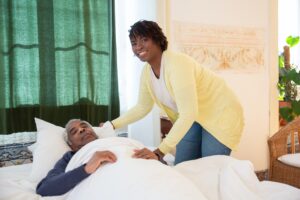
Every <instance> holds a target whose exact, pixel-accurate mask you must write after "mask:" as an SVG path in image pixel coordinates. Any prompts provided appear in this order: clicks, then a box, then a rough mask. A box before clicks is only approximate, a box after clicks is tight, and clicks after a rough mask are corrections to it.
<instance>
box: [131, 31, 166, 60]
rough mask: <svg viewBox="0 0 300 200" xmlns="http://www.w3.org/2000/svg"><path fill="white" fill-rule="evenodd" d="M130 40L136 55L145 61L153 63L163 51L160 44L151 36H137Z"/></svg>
mask: <svg viewBox="0 0 300 200" xmlns="http://www.w3.org/2000/svg"><path fill="white" fill-rule="evenodd" d="M130 42H131V47H132V51H133V53H134V55H136V56H137V57H138V58H139V59H140V60H141V61H143V62H148V63H151V61H153V60H155V59H156V58H157V56H159V55H160V54H161V53H162V50H161V48H160V46H159V45H158V44H156V43H155V42H154V41H153V40H152V39H151V38H149V37H143V36H136V37H133V38H130Z"/></svg>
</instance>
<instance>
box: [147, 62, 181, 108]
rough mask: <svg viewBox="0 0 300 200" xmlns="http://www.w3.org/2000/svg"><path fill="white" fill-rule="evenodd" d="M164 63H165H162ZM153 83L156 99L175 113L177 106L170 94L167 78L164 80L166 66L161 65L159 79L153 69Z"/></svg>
mask: <svg viewBox="0 0 300 200" xmlns="http://www.w3.org/2000/svg"><path fill="white" fill-rule="evenodd" d="M162 63H163V62H162ZM151 82H152V90H153V93H154V94H155V96H156V98H157V99H158V100H159V101H160V102H161V103H162V104H164V105H165V106H167V107H169V108H171V109H172V110H173V111H176V112H177V111H178V110H177V105H176V103H175V101H174V100H173V99H172V97H171V95H170V92H169V91H168V89H167V86H166V83H165V78H164V66H163V64H161V67H160V75H159V78H157V77H156V76H155V74H154V72H153V70H152V69H151Z"/></svg>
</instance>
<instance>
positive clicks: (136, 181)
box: [0, 137, 300, 200]
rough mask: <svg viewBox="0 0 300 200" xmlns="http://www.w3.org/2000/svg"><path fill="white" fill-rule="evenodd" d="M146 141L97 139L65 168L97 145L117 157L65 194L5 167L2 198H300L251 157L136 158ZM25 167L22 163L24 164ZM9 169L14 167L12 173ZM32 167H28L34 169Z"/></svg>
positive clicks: (1, 176)
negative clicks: (170, 162)
mask: <svg viewBox="0 0 300 200" xmlns="http://www.w3.org/2000/svg"><path fill="white" fill-rule="evenodd" d="M141 147H143V145H142V144H141V143H139V142H137V141H134V140H131V139H128V138H118V137H117V138H105V139H101V140H96V141H94V142H91V143H89V144H88V145H86V146H85V147H83V148H82V149H81V150H80V151H79V152H77V153H76V154H75V155H74V156H73V158H72V159H71V161H70V163H69V164H68V166H67V169H66V170H71V169H73V168H75V167H77V166H79V165H81V164H82V163H85V162H87V160H89V158H90V157H91V156H92V154H93V153H94V152H95V151H99V150H111V151H113V152H114V153H115V154H116V155H117V158H118V161H117V162H116V163H113V164H106V165H104V166H102V167H101V168H99V169H98V170H97V171H96V172H95V173H94V174H92V175H91V176H89V177H88V178H87V179H85V180H83V181H82V182H81V183H80V184H79V185H77V186H76V187H75V188H74V189H73V190H71V191H70V192H69V193H67V194H66V195H64V196H56V197H41V196H39V195H36V194H35V193H34V192H35V187H36V184H37V183H33V182H30V181H29V180H28V178H27V177H26V175H24V174H22V175H21V174H18V173H17V170H16V169H18V166H16V167H12V168H11V169H12V170H10V171H9V168H7V169H5V168H2V169H0V200H10V199H12V200H26V199H28V200H36V199H42V200H44V199H52V200H62V199H68V200H77V199H78V200H79V199H80V200H82V199H89V200H90V199H91V200H92V199H105V200H120V199H122V200H135V199H139V200H140V199H149V200H150V199H151V200H152V199H153V200H160V199H161V200H168V199H170V200H171V199H172V200H186V199H188V200H194V199H197V200H204V199H208V200H258V199H263V200H283V199H284V200H299V199H300V190H299V189H296V188H294V187H291V186H288V185H285V184H280V183H274V182H270V181H263V182H259V181H258V179H257V178H256V176H255V173H254V170H253V166H252V164H251V162H249V161H241V160H237V159H234V158H232V157H228V156H211V157H206V158H202V159H197V160H193V161H187V162H183V163H181V164H178V165H176V166H175V167H169V166H166V165H162V164H161V163H159V162H158V161H155V160H142V159H134V158H132V157H131V155H132V153H133V149H136V148H141ZM20 167H21V166H20ZM8 172H10V173H8ZM29 173H30V171H27V174H29Z"/></svg>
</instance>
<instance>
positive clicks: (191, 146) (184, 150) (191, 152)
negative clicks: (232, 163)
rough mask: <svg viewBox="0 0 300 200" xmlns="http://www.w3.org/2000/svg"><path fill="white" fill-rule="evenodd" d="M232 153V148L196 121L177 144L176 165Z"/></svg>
mask: <svg viewBox="0 0 300 200" xmlns="http://www.w3.org/2000/svg"><path fill="white" fill-rule="evenodd" d="M230 153H231V149H230V148H228V147H227V146H225V145H224V144H222V143H221V142H219V141H218V140H217V139H216V138H215V137H214V136H212V135H211V134H210V133H209V132H207V131H206V130H205V129H204V128H203V127H202V126H201V125H200V124H199V123H197V122H194V123H193V125H192V127H191V128H190V129H189V130H188V132H187V133H186V134H185V136H184V137H183V138H182V140H181V141H180V142H179V143H178V144H177V146H176V156H175V165H176V164H178V163H181V162H183V161H187V160H194V159H197V158H202V157H206V156H212V155H230Z"/></svg>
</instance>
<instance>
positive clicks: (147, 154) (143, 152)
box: [132, 148, 158, 160]
mask: <svg viewBox="0 0 300 200" xmlns="http://www.w3.org/2000/svg"><path fill="white" fill-rule="evenodd" d="M132 157H134V158H144V159H155V160H158V157H157V155H155V153H153V152H152V151H150V150H149V149H147V148H143V149H135V150H134V154H133V156H132Z"/></svg>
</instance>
